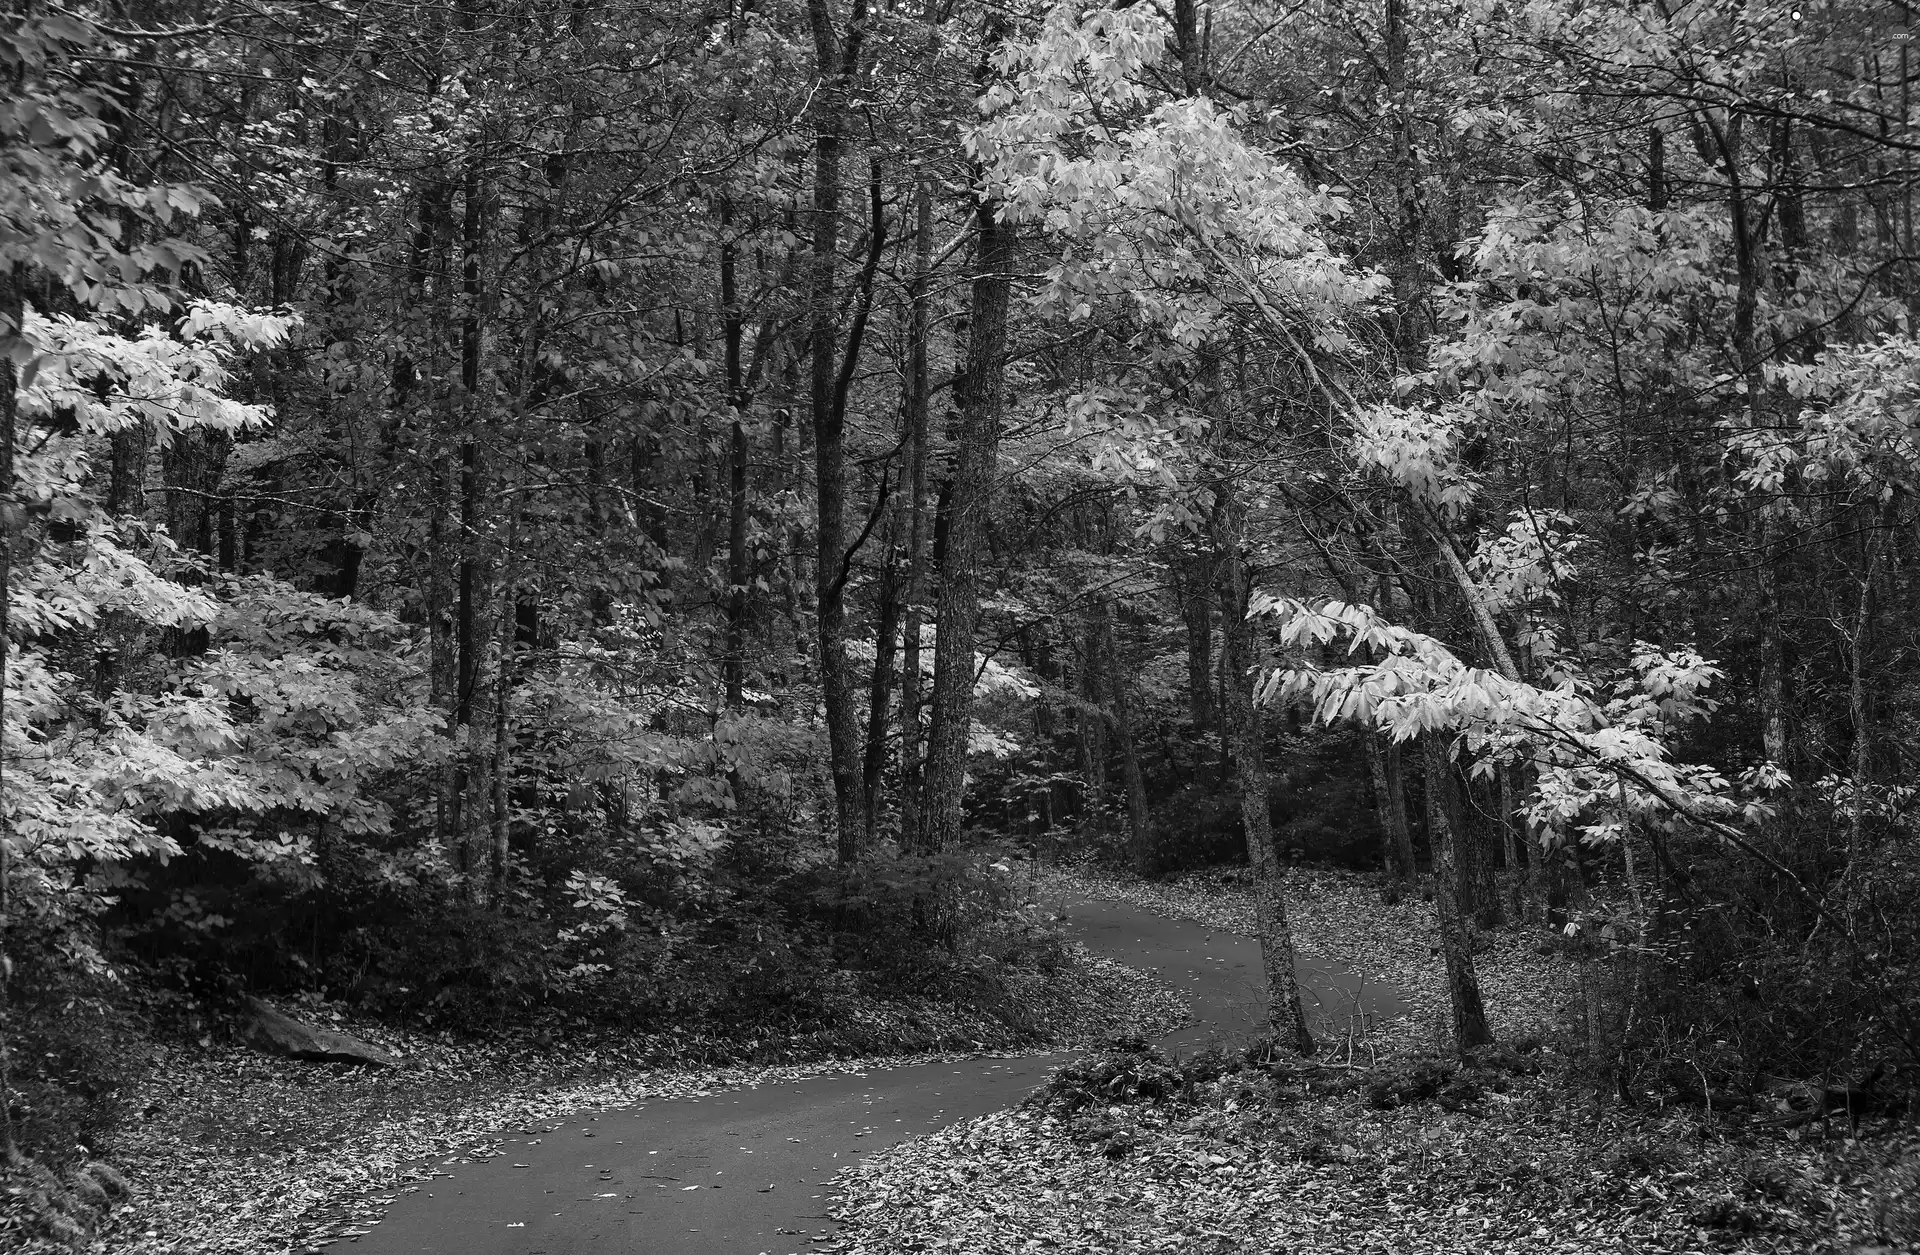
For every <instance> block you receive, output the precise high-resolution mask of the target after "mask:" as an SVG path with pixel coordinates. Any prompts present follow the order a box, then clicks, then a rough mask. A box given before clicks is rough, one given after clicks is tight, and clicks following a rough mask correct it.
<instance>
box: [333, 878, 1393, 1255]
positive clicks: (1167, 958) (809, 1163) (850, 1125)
mask: <svg viewBox="0 0 1920 1255" xmlns="http://www.w3.org/2000/svg"><path fill="white" fill-rule="evenodd" d="M1067 914H1068V917H1069V919H1070V920H1071V921H1072V925H1073V929H1074V931H1075V933H1076V934H1077V935H1078V936H1079V938H1080V939H1081V940H1082V941H1084V942H1085V943H1086V945H1087V947H1088V948H1089V949H1091V950H1093V951H1094V952H1095V953H1097V954H1102V955H1105V956H1107V957H1109V958H1113V959H1117V960H1119V961H1120V962H1122V963H1126V964H1128V965H1129V966H1132V967H1136V968H1141V969H1146V970H1151V971H1154V972H1157V973H1158V974H1159V975H1160V976H1161V977H1162V979H1164V980H1166V981H1167V982H1168V983H1169V984H1171V985H1173V986H1174V987H1175V988H1178V989H1181V990H1183V991H1184V992H1185V993H1186V994H1187V996H1188V997H1189V998H1190V999H1191V1002H1192V1006H1193V1011H1194V1016H1195V1022H1194V1023H1193V1024H1192V1025H1191V1026H1190V1027H1188V1028H1185V1029H1183V1030H1181V1031H1180V1032H1177V1033H1175V1034H1173V1035H1172V1036H1170V1037H1168V1038H1165V1039H1163V1041H1162V1045H1163V1046H1165V1047H1168V1048H1173V1049H1179V1050H1192V1049H1195V1048H1198V1047H1203V1046H1207V1045H1211V1044H1215V1043H1219V1044H1223V1045H1224V1044H1231V1043H1233V1042H1235V1041H1239V1040H1245V1039H1247V1038H1249V1037H1251V1036H1254V1035H1256V1034H1257V1033H1258V1031H1259V1030H1260V1027H1261V1021H1262V1019H1263V1015H1264V1007H1265V1003H1266V997H1265V992H1264V985H1263V981H1262V979H1261V974H1260V950H1259V946H1258V945H1257V944H1256V943H1254V942H1253V941H1251V940H1249V939H1248V938H1245V937H1241V936H1238V935H1235V934H1232V933H1217V932H1214V931H1212V930H1210V929H1207V928H1205V927H1202V926H1201V925H1198V924H1192V923H1187V922H1185V921H1181V920H1167V919H1162V918H1160V917H1159V916H1156V915H1151V914H1149V913H1147V912H1145V911H1141V910H1137V909H1135V908H1133V907H1129V906H1124V905H1120V904H1116V903H1110V902H1074V903H1070V904H1069V905H1068V908H1067ZM1298 971H1299V975H1300V981H1301V986H1302V994H1303V997H1305V998H1306V999H1307V1004H1308V1015H1309V1018H1311V1019H1312V1020H1313V1021H1314V1022H1315V1025H1316V1031H1318V1032H1321V1033H1323V1034H1326V1035H1338V1034H1340V1033H1343V1032H1345V1031H1346V1029H1347V1027H1348V1025H1349V1023H1350V1021H1351V1018H1352V1017H1353V1016H1354V1015H1356V1014H1367V1015H1373V1016H1386V1015H1391V1014H1394V1013H1395V1012H1397V1011H1399V1010H1400V1009H1401V1007H1402V1004H1401V1002H1400V1000H1399V999H1398V998H1397V997H1396V996H1395V995H1394V993H1393V992H1392V991H1391V990H1388V989H1385V988H1382V987H1380V986H1378V985H1371V984H1368V983H1366V982H1364V981H1363V980H1362V979H1361V978H1360V977H1359V976H1357V975H1355V974H1354V973H1352V972H1349V971H1347V970H1345V969H1343V968H1338V967H1332V966H1329V965H1326V964H1322V963H1317V962H1313V961H1311V960H1302V961H1301V962H1300V964H1299V965H1298ZM1072 1057H1073V1056H1072V1055H1071V1054H1053V1055H1037V1056H1031V1057H1025V1058H1016V1059H991V1058H983V1059H974V1060H970V1061H967V1062H962V1063H929V1064H920V1065H916V1066H913V1067H903V1068H891V1069H875V1070H872V1071H870V1072H863V1073H840V1074H834V1075H825V1076H819V1077H814V1078H811V1079H809V1080H803V1081H798V1082H788V1083H784V1084H767V1085H762V1086H759V1087H758V1088H754V1089H742V1090H731V1091H726V1092H721V1093H715V1094H712V1095H709V1096H706V1097H700V1098H680V1099H671V1100H661V1101H658V1102H652V1103H648V1104H646V1105H645V1106H641V1107H635V1108H631V1109H628V1110H622V1111H603V1112H599V1113H591V1112H587V1113H580V1114H578V1115H575V1116H572V1117H569V1118H567V1119H566V1120H564V1121H560V1122H557V1127H555V1126H554V1124H552V1123H549V1124H543V1125H542V1126H541V1127H540V1129H539V1130H527V1131H521V1132H510V1133H505V1134H502V1135H501V1136H502V1139H503V1140H504V1143H505V1144H504V1146H503V1147H502V1150H503V1153H502V1154H500V1155H498V1156H497V1157H495V1158H493V1159H490V1160H488V1161H485V1162H480V1163H460V1164H452V1165H446V1166H443V1167H442V1169H441V1170H442V1171H445V1172H450V1173H451V1174H452V1175H450V1176H442V1177H439V1178H436V1179H435V1180H434V1181H433V1182H432V1183H430V1184H429V1185H426V1186H423V1187H422V1188H421V1189H420V1190H419V1191H417V1192H415V1193H413V1194H408V1195H403V1196H402V1197H401V1198H400V1199H399V1200H398V1201H397V1202H396V1203H395V1204H394V1205H393V1206H392V1207H391V1208H389V1209H388V1211H387V1213H386V1216H385V1218H384V1220H383V1221H382V1222H381V1223H380V1224H378V1225H377V1226H376V1227H375V1228H374V1229H373V1231H372V1232H370V1233H368V1234H367V1235H366V1236H365V1237H362V1238H359V1239H357V1240H356V1241H355V1243H354V1244H353V1245H351V1246H349V1245H346V1244H340V1245H337V1246H336V1247H335V1249H336V1250H339V1251H344V1250H353V1251H354V1252H355V1255H361V1252H365V1253H366V1255H416V1253H419V1252H434V1253H435V1255H612V1253H615V1252H618V1253H619V1255H757V1253H759V1252H767V1253H769V1255H786V1253H788V1252H796V1253H797V1252H802V1251H806V1250H808V1249H810V1247H811V1246H812V1243H811V1242H810V1239H813V1238H816V1237H824V1236H826V1235H828V1234H830V1233H832V1232H833V1231H834V1229H835V1226H834V1224H833V1222H832V1221H831V1220H829V1219H828V1218H827V1215H826V1207H827V1203H828V1201H829V1196H830V1194H831V1188H830V1186H829V1185H828V1179H829V1178H830V1177H831V1176H832V1175H833V1174H834V1172H836V1171H837V1170H838V1169H840V1168H842V1167H844V1166H846V1165H847V1164H848V1163H851V1162H853V1161H854V1160H856V1159H858V1158H860V1157H862V1156H865V1155H870V1154H872V1153H873V1152H875V1151H877V1150H882V1149H885V1148H886V1147H888V1146H891V1145H893V1144H895V1143H896V1142H899V1141H901V1140H902V1139H904V1138H908V1137H912V1136H915V1135H916V1134H920V1133H926V1132H929V1131H931V1130H934V1129H937V1128H940V1127H942V1126H944V1125H947V1124H950V1123H953V1122H954V1121H956V1120H962V1119H966V1118H968V1117H971V1116H977V1115H984V1114H986V1113H988V1112H990V1111H997V1110H999V1109H1001V1108H1003V1107H1007V1106H1011V1105H1013V1104H1014V1103H1017V1102H1018V1101H1020V1099H1021V1098H1022V1097H1024V1096H1025V1095H1026V1094H1027V1093H1028V1092H1029V1091H1030V1090H1032V1089H1033V1088H1034V1087H1035V1086H1036V1085H1038V1084H1040V1083H1041V1082H1042V1081H1044V1080H1045V1079H1046V1077H1047V1075H1048V1074H1049V1073H1050V1072H1051V1071H1053V1069H1055V1068H1057V1067H1059V1066H1060V1065H1061V1064H1062V1063H1064V1062H1066V1061H1067V1060H1068V1059H1071V1058H1072Z"/></svg>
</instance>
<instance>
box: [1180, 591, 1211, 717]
mask: <svg viewBox="0 0 1920 1255" xmlns="http://www.w3.org/2000/svg"><path fill="white" fill-rule="evenodd" d="M1185 566H1186V580H1185V584H1186V587H1184V588H1183V589H1181V594H1182V595H1181V605H1180V611H1181V617H1182V618H1183V619H1184V620H1185V623H1186V629H1187V712H1188V717H1189V718H1191V719H1192V720H1193V731H1194V734H1195V735H1196V736H1198V735H1200V734H1201V733H1204V732H1205V731H1207V729H1209V728H1211V727H1212V726H1213V563H1212V560H1211V559H1210V558H1209V557H1208V556H1207V555H1206V554H1204V553H1203V554H1198V555H1195V556H1193V557H1191V558H1188V559H1186V561H1185Z"/></svg>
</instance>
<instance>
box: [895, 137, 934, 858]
mask: <svg viewBox="0 0 1920 1255" xmlns="http://www.w3.org/2000/svg"><path fill="white" fill-rule="evenodd" d="M913 217H914V227H913V279H912V281H911V283H910V285H909V287H908V290H907V301H908V309H907V395H906V413H905V415H904V419H905V425H906V433H905V434H906V443H907V448H906V455H907V590H906V602H907V604H906V609H905V612H904V614H903V615H902V626H901V669H900V833H901V839H902V841H903V842H904V843H905V844H906V846H907V848H908V849H910V850H922V849H924V848H925V837H924V834H923V832H922V830H921V829H922V819H921V810H920V787H921V780H920V694H921V690H922V688H923V685H922V684H921V679H920V625H921V623H922V621H923V610H922V607H924V606H925V605H926V604H927V434H928V422H927V419H928V410H929V409H930V408H931V398H932V395H933V378H932V370H931V368H930V366H929V363H928V347H927V334H928V317H927V315H928V309H929V306H930V305H931V303H932V271H933V186H932V184H931V183H930V182H929V181H928V179H927V178H926V176H925V175H922V176H921V177H920V178H919V179H918V180H917V181H916V182H915V184H914V189H913Z"/></svg>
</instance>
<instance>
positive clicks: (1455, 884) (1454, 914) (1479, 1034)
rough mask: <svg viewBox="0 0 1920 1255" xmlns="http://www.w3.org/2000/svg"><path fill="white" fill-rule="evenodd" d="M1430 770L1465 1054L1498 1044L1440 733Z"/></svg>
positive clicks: (1432, 823)
mask: <svg viewBox="0 0 1920 1255" xmlns="http://www.w3.org/2000/svg"><path fill="white" fill-rule="evenodd" d="M1421 759H1422V762H1423V764H1424V766H1425V769H1426V786H1427V790H1426V792H1427V834H1428V839H1429V841H1430V843H1431V844H1432V846H1433V898H1434V904H1435V906H1436V908H1437V910H1438V914H1439V916H1440V951H1441V953H1442V954H1443V955H1444V956H1445V957H1446V962H1447V995H1448V997H1449V999H1450V1001H1451V1002H1452V1004H1453V1041H1454V1045H1455V1047H1456V1048H1458V1050H1459V1051H1460V1053H1461V1054H1463V1055H1464V1054H1465V1053H1466V1052H1467V1051H1469V1050H1472V1049H1474V1048H1475V1047H1477V1046H1490V1045H1492V1044H1493V1030H1492V1029H1491V1028H1489V1027H1488V1026H1487V1013H1486V1008H1485V1007H1484V1006H1483V1005H1482V1004H1481V1001H1480V979H1479V976H1478V975H1477V974H1476V973H1475V971H1474V966H1473V937H1472V934H1471V932H1470V931H1469V930H1468V927H1467V919H1466V915H1465V914H1464V913H1463V912H1462V910H1461V903H1460V857H1459V851H1458V847H1457V845H1456V841H1455V837H1454V832H1453V825H1452V823H1451V822H1449V818H1448V814H1447V812H1448V810H1449V807H1448V805H1447V798H1448V794H1449V793H1450V792H1451V790H1452V788H1453V771H1452V766H1451V764H1450V763H1449V762H1448V761H1447V751H1446V747H1445V745H1444V743H1443V742H1442V741H1441V739H1440V735H1439V734H1438V733H1433V732H1429V733H1427V734H1425V735H1424V736H1423V737H1422V738H1421Z"/></svg>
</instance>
